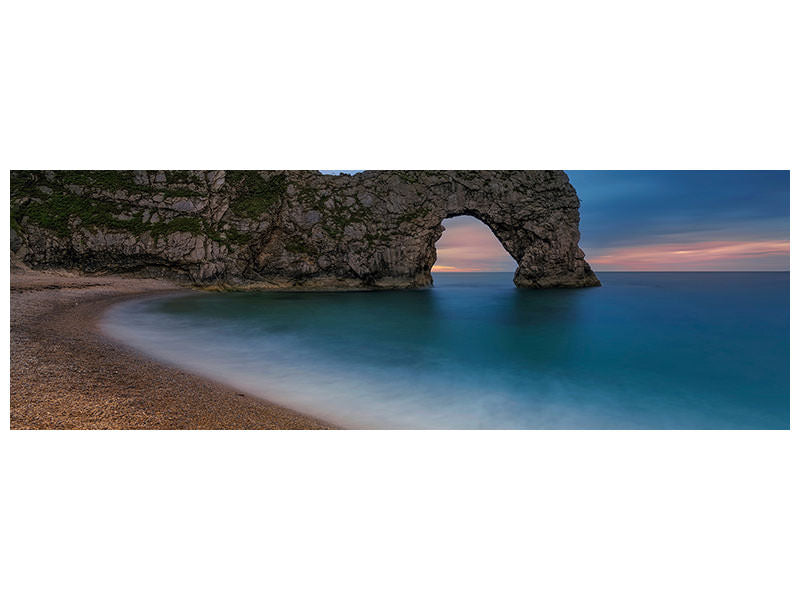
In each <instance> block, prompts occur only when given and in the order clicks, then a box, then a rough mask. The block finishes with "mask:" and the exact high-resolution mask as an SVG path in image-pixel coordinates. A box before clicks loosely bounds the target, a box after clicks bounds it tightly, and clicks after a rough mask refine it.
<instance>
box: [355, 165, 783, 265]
mask: <svg viewBox="0 0 800 600" xmlns="http://www.w3.org/2000/svg"><path fill="white" fill-rule="evenodd" d="M353 172H355V171H353ZM567 174H568V175H569V177H570V181H571V182H572V185H573V186H574V187H575V189H576V190H577V192H578V195H579V196H580V198H581V235H582V237H581V247H582V248H583V250H584V251H585V252H586V256H587V259H588V260H589V262H590V264H592V266H594V267H595V268H596V269H597V270H600V271H602V270H606V271H610V270H623V271H624V270H787V269H788V268H789V172H788V171H567ZM445 226H446V227H447V228H448V229H447V231H446V232H445V235H444V236H443V238H442V240H440V242H439V244H438V245H437V247H438V248H439V249H440V261H439V263H441V262H442V259H444V258H447V259H448V260H447V263H448V264H447V265H445V266H446V267H447V268H448V269H451V270H455V269H459V270H461V269H463V270H474V269H480V270H513V268H514V263H513V260H511V259H510V257H508V255H507V254H505V252H504V251H503V249H502V247H501V246H500V245H499V243H497V242H496V240H493V239H492V238H493V236H492V234H491V232H490V231H489V230H488V228H487V227H486V226H484V225H483V224H482V223H480V222H478V221H476V220H474V219H472V218H471V217H458V218H456V219H452V220H448V221H447V222H446V223H445ZM439 263H437V264H439Z"/></svg>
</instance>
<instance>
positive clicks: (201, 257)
mask: <svg viewBox="0 0 800 600" xmlns="http://www.w3.org/2000/svg"><path fill="white" fill-rule="evenodd" d="M578 209H579V200H578V196H577V194H576V193H575V190H574V189H573V187H572V186H571V185H570V183H569V179H568V178H567V176H566V174H565V173H564V172H563V171H366V172H363V173H359V174H356V175H352V176H350V175H339V176H330V175H323V174H321V173H319V172H317V171H12V173H11V228H12V232H11V250H12V253H13V255H14V257H15V258H16V259H18V260H21V261H23V262H25V263H26V264H28V265H30V266H32V267H63V268H72V269H78V270H81V271H84V272H88V273H93V272H97V273H132V274H137V275H142V276H155V277H165V278H171V279H177V280H182V281H187V282H192V283H196V284H202V285H213V284H221V285H230V286H250V285H253V286H263V287H295V286H300V287H309V288H360V287H364V288H411V287H424V286H428V285H431V283H432V278H431V273H430V270H431V267H432V266H433V264H434V262H435V261H436V248H435V243H436V241H437V240H438V239H439V237H440V236H441V234H442V231H443V227H442V220H443V219H445V218H447V217H453V216H457V215H472V216H474V217H477V218H478V219H480V220H481V221H483V222H484V223H486V224H487V225H488V226H489V227H490V228H491V230H492V231H493V232H494V234H495V235H496V236H497V238H498V239H499V240H500V242H501V243H502V244H503V246H504V247H505V249H506V250H507V251H508V252H509V254H511V256H512V257H514V259H515V260H516V261H517V263H518V264H519V268H518V269H517V272H516V274H515V276H514V282H515V283H516V284H517V285H518V286H520V287H532V288H545V287H584V286H592V285H599V282H598V280H597V277H596V276H595V275H594V273H593V272H592V270H591V268H590V267H589V265H588V264H587V263H586V261H585V260H584V255H583V252H582V251H581V250H580V248H579V247H578V240H579V237H580V234H579V231H578V223H579V212H578Z"/></svg>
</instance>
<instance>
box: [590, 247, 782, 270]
mask: <svg viewBox="0 0 800 600" xmlns="http://www.w3.org/2000/svg"><path fill="white" fill-rule="evenodd" d="M765 258H766V259H769V258H772V259H774V260H773V263H774V264H773V266H774V267H775V268H776V269H778V270H781V269H783V268H785V269H788V268H789V262H788V261H789V240H765V241H756V242H742V241H734V240H716V241H710V242H690V243H661V244H647V245H640V246H627V247H622V248H618V249H614V250H612V251H611V252H608V253H606V254H599V255H598V254H593V253H590V252H587V260H588V261H589V264H591V265H592V266H595V267H600V266H604V267H609V266H614V267H615V268H617V269H619V270H625V271H666V270H676V271H680V270H690V269H698V270H705V269H712V270H713V269H733V270H741V267H742V266H746V265H747V261H748V260H759V261H762V264H763V260H764V259H765Z"/></svg>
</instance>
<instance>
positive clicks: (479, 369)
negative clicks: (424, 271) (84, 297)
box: [103, 272, 789, 429]
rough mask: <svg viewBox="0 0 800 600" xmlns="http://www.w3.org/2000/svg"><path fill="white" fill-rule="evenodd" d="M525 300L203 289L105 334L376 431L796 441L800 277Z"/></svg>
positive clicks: (467, 284) (482, 282) (485, 282)
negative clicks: (767, 433) (793, 302)
mask: <svg viewBox="0 0 800 600" xmlns="http://www.w3.org/2000/svg"><path fill="white" fill-rule="evenodd" d="M598 276H599V277H600V280H601V281H602V283H603V285H602V287H598V288H586V289H574V290H528V289H517V288H516V287H514V284H513V282H512V278H513V274H512V273H438V274H437V273H435V274H434V277H435V284H434V286H433V287H432V288H429V289H421V290H404V291H372V292H355V291H351V292H331V293H328V292H294V291H279V292H277V291H276V292H268V291H258V292H225V293H219V292H188V293H177V294H175V295H167V296H157V297H149V298H145V299H136V300H132V301H127V302H123V303H120V304H118V305H116V306H114V307H112V309H111V310H109V311H108V312H107V313H106V315H105V316H104V318H103V328H104V329H105V331H106V333H107V334H108V335H110V336H112V337H113V338H115V339H117V340H119V341H120V342H122V343H124V344H126V345H128V346H130V347H132V348H134V349H136V350H138V351H140V352H142V353H144V354H147V355H149V356H151V357H153V358H155V359H157V360H160V361H163V362H166V363H169V364H172V365H174V366H177V367H179V368H181V369H184V370H187V371H190V372H193V373H197V374H199V375H202V376H204V377H209V378H212V379H214V380H217V381H220V382H222V383H226V384H228V385H230V386H232V387H234V388H237V389H239V390H241V391H242V392H247V393H249V394H252V395H255V396H259V397H262V398H265V399H269V400H271V401H273V402H276V403H278V404H282V405H285V406H287V407H290V408H293V409H295V410H298V411H300V412H303V413H306V414H309V415H312V416H316V417H319V418H321V419H324V420H327V421H329V422H331V423H333V424H336V425H340V426H343V427H350V428H365V429H373V428H378V429H381V428H382V429H787V428H788V427H789V273H788V272H757V273H743V272H713V273H711V272H702V273H699V272H696V273H683V272H682V273H663V272H658V273H641V272H638V273H630V272H626V273H609V272H605V273H599V274H598Z"/></svg>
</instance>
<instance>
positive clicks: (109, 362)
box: [10, 267, 334, 429]
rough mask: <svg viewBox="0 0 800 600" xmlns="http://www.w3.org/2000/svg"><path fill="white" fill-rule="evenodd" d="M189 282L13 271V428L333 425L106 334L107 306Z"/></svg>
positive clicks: (277, 427)
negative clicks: (101, 321)
mask: <svg viewBox="0 0 800 600" xmlns="http://www.w3.org/2000/svg"><path fill="white" fill-rule="evenodd" d="M181 289H184V288H180V287H177V286H176V285H174V284H172V283H168V282H164V281H158V280H152V279H131V278H124V277H117V276H113V277H89V276H81V275H75V274H71V273H61V272H41V271H31V270H29V269H26V268H18V267H14V268H12V270H11V373H10V375H11V410H10V421H11V428H12V429H332V428H334V427H333V426H331V425H329V424H327V423H324V422H323V421H320V420H318V419H315V418H313V417H310V416H306V415H303V414H300V413H297V412H295V411H293V410H291V409H288V408H284V407H282V406H279V405H277V404H272V403H269V402H266V401H264V400H262V399H260V398H255V397H252V396H249V395H247V394H242V393H239V392H237V391H236V390H234V389H232V388H229V387H227V386H224V385H221V384H218V383H216V382H213V381H210V380H207V379H204V378H202V377H198V376H196V375H193V374H190V373H186V372H184V371H181V370H179V369H175V368H173V367H170V366H166V365H163V364H160V363H157V362H155V361H153V360H151V359H150V358H148V357H145V356H143V355H141V354H139V353H137V352H135V351H133V350H130V349H128V348H125V347H123V346H121V345H120V344H118V343H116V342H114V341H112V340H110V339H109V338H107V337H105V336H103V335H102V334H101V333H100V330H99V328H98V320H99V318H100V316H101V315H102V314H103V312H104V310H105V309H106V308H108V307H109V306H111V305H112V304H114V303H116V302H119V301H120V300H124V299H127V298H133V297H136V296H141V295H144V294H159V293H169V292H174V291H177V290H181Z"/></svg>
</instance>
